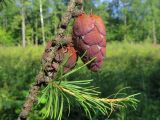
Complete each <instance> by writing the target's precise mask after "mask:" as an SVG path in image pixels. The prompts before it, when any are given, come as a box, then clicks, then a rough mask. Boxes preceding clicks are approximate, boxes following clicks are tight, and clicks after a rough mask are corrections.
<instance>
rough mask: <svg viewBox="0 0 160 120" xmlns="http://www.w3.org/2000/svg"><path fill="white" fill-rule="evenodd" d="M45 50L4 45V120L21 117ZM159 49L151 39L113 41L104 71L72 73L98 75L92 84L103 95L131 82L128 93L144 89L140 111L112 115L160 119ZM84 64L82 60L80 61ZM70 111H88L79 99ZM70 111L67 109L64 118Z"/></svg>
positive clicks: (0, 87)
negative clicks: (148, 42)
mask: <svg viewBox="0 0 160 120" xmlns="http://www.w3.org/2000/svg"><path fill="white" fill-rule="evenodd" d="M43 50H44V48H43V47H28V48H25V49H23V48H21V47H0V115H1V116H0V120H1V119H2V120H10V119H16V118H17V116H18V113H19V112H20V109H21V105H22V104H23V102H24V99H25V96H26V95H27V94H28V89H29V87H30V85H31V83H32V82H33V81H34V78H35V76H36V74H37V73H38V71H39V69H40V65H41V64H40V59H41V56H42V53H43ZM159 51H160V47H159V46H156V47H155V46H153V45H151V44H147V43H141V44H129V43H109V44H108V45H107V57H106V59H105V62H104V65H103V68H102V70H101V71H99V72H98V73H93V72H90V71H89V70H87V69H86V68H83V69H82V70H81V71H80V72H76V73H74V74H73V75H70V77H69V79H70V80H82V79H94V81H93V82H92V83H91V84H92V85H94V86H97V87H99V91H101V97H108V96H109V95H111V94H114V93H116V92H117V91H118V90H120V89H122V88H124V87H127V86H129V87H131V89H129V90H128V89H126V90H125V91H124V92H125V93H128V94H133V93H137V92H140V93H141V95H140V96H139V97H138V99H139V100H140V103H139V104H138V108H137V110H136V111H134V110H133V109H130V108H128V109H124V110H119V109H117V110H116V111H115V112H114V114H112V115H111V116H110V119H115V120H117V119H122V118H125V119H126V120H135V119H136V120H144V119H145V120H153V119H154V120H159V119H160V114H159V111H160V108H159V106H160V102H159V99H160V97H159V94H160V89H159V88H160V52H159ZM81 64H82V62H81V61H79V62H78V65H81ZM117 97H118V96H117ZM70 112H71V114H70V117H69V118H70V119H69V120H75V119H76V118H79V119H85V114H84V113H83V112H82V110H81V109H80V108H79V107H78V105H76V103H75V104H74V105H72V106H71V111H70ZM65 113H66V114H65ZM67 113H68V112H67V111H64V118H66V117H67ZM75 114H76V115H75ZM38 116H39V114H38V113H37V111H34V112H32V114H31V115H30V118H29V119H31V120H36V119H40V118H39V117H38ZM94 119H100V120H103V119H104V116H101V115H100V114H99V113H97V114H96V115H95V116H94Z"/></svg>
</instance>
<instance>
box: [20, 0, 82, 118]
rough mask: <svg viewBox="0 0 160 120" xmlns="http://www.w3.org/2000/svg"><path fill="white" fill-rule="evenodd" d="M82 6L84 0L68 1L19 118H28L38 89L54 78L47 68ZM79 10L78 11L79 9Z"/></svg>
mask: <svg viewBox="0 0 160 120" xmlns="http://www.w3.org/2000/svg"><path fill="white" fill-rule="evenodd" d="M79 5H80V6H82V0H70V2H69V3H68V7H67V10H66V12H65V13H64V15H63V16H62V19H61V20H62V21H61V22H60V24H59V28H58V30H57V35H56V37H55V38H54V41H53V42H54V43H55V44H56V45H55V46H54V47H52V48H51V49H50V51H49V56H48V57H47V60H44V59H42V69H41V70H40V72H39V74H38V75H37V76H36V81H35V83H34V84H33V85H32V87H31V89H30V91H29V95H28V97H27V98H26V101H25V103H24V105H23V107H22V111H21V113H20V115H19V118H18V120H26V119H27V116H28V114H29V112H30V111H31V109H32V106H33V104H34V102H36V100H37V95H38V91H39V89H40V87H41V85H42V84H47V83H48V82H49V81H50V80H52V79H54V77H55V75H53V74H50V73H47V74H46V68H47V66H48V65H51V63H52V60H53V58H54V56H55V52H56V50H57V49H58V48H59V47H60V46H61V45H62V43H63V42H64V41H61V40H62V39H63V38H64V31H65V30H66V28H67V25H68V23H69V22H70V20H71V18H72V17H74V16H77V15H78V14H81V13H82V11H81V10H78V9H77V8H78V7H77V6H79ZM77 10H78V11H77Z"/></svg>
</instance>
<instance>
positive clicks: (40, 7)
mask: <svg viewBox="0 0 160 120" xmlns="http://www.w3.org/2000/svg"><path fill="white" fill-rule="evenodd" d="M39 9H40V18H41V29H42V40H43V45H44V46H45V32H44V19H43V13H42V12H43V9H42V0H39Z"/></svg>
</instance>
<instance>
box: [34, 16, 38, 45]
mask: <svg viewBox="0 0 160 120" xmlns="http://www.w3.org/2000/svg"><path fill="white" fill-rule="evenodd" d="M35 28H36V33H35V44H36V45H37V46H38V35H37V32H38V30H37V29H38V20H37V18H36V21H35Z"/></svg>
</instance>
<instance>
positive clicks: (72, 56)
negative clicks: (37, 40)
mask: <svg viewBox="0 0 160 120" xmlns="http://www.w3.org/2000/svg"><path fill="white" fill-rule="evenodd" d="M65 39H66V40H67V42H68V44H66V45H64V46H62V47H59V48H58V50H57V51H56V53H55V57H54V59H53V60H52V64H51V65H50V66H47V68H46V69H45V70H46V73H48V72H50V73H52V74H53V76H54V75H55V74H56V72H57V71H58V70H59V68H60V64H61V63H62V62H63V61H64V60H66V63H65V64H64V66H63V68H64V71H63V72H64V73H67V72H69V71H70V70H71V69H72V68H73V67H74V66H75V65H76V62H77V54H76V50H75V49H74V47H73V44H72V42H71V38H70V37H65ZM54 46H55V44H54V42H53V41H49V42H48V43H47V46H46V48H45V52H44V53H43V56H42V57H43V59H44V60H47V57H48V53H49V51H50V49H51V48H52V47H54Z"/></svg>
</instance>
